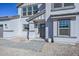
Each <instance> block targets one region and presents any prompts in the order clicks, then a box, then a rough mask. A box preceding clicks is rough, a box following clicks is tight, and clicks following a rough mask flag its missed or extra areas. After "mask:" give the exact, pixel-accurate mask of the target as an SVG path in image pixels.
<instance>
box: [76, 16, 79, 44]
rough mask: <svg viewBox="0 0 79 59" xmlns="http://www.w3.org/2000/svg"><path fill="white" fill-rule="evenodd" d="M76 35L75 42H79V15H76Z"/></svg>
mask: <svg viewBox="0 0 79 59" xmlns="http://www.w3.org/2000/svg"><path fill="white" fill-rule="evenodd" d="M76 36H77V42H78V43H79V15H77V16H76Z"/></svg>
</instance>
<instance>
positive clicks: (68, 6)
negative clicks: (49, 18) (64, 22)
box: [51, 3, 75, 11]
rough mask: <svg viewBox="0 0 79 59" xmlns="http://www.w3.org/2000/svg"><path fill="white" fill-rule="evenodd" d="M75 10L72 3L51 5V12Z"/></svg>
mask: <svg viewBox="0 0 79 59" xmlns="http://www.w3.org/2000/svg"><path fill="white" fill-rule="evenodd" d="M73 8H75V6H74V3H52V4H51V11H58V10H65V9H73Z"/></svg>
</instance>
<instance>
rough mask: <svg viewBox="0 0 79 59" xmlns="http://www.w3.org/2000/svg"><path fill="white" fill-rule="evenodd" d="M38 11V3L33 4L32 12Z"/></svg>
mask: <svg viewBox="0 0 79 59" xmlns="http://www.w3.org/2000/svg"><path fill="white" fill-rule="evenodd" d="M37 12H38V5H33V14H36V13H37Z"/></svg>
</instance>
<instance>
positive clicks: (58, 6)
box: [54, 3, 62, 8]
mask: <svg viewBox="0 0 79 59" xmlns="http://www.w3.org/2000/svg"><path fill="white" fill-rule="evenodd" d="M60 7H62V3H54V8H60Z"/></svg>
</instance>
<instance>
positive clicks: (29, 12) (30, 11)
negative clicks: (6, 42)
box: [28, 6, 32, 15]
mask: <svg viewBox="0 0 79 59" xmlns="http://www.w3.org/2000/svg"><path fill="white" fill-rule="evenodd" d="M28 15H32V6H28Z"/></svg>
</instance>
